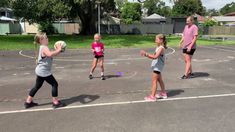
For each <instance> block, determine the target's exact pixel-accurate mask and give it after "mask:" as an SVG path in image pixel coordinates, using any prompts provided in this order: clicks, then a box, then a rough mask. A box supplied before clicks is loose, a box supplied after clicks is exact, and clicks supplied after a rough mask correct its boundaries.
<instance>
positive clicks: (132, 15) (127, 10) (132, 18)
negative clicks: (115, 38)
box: [121, 2, 142, 24]
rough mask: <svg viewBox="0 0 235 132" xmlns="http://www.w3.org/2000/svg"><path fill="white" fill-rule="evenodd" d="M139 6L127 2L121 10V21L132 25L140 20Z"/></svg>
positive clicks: (138, 4)
mask: <svg viewBox="0 0 235 132" xmlns="http://www.w3.org/2000/svg"><path fill="white" fill-rule="evenodd" d="M141 14H142V12H141V4H140V3H129V2H127V3H126V4H125V5H124V7H123V8H122V10H121V18H122V21H123V22H124V23H126V24H132V23H134V22H139V21H140V20H141Z"/></svg>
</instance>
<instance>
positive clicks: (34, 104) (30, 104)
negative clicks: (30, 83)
mask: <svg viewBox="0 0 235 132" xmlns="http://www.w3.org/2000/svg"><path fill="white" fill-rule="evenodd" d="M34 106H38V103H34V102H33V101H32V102H30V103H27V102H24V108H25V109H28V108H31V107H34Z"/></svg>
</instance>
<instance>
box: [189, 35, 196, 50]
mask: <svg viewBox="0 0 235 132" xmlns="http://www.w3.org/2000/svg"><path fill="white" fill-rule="evenodd" d="M196 41H197V35H194V37H193V40H192V43H191V44H190V45H189V48H190V49H192V47H193V45H194V44H195V43H196Z"/></svg>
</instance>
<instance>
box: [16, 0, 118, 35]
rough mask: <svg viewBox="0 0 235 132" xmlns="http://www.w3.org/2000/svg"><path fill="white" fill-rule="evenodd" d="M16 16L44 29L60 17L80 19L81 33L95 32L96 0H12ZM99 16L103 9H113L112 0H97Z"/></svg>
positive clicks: (107, 10)
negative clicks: (37, 24)
mask: <svg viewBox="0 0 235 132" xmlns="http://www.w3.org/2000/svg"><path fill="white" fill-rule="evenodd" d="M12 1H13V2H12V7H13V9H14V13H15V15H16V16H17V17H20V18H21V17H23V18H24V19H26V20H28V21H29V22H30V23H34V22H35V23H39V24H40V25H41V26H43V27H45V28H44V29H46V30H47V29H48V28H49V29H50V27H51V24H52V22H54V21H55V20H60V19H62V18H68V19H69V20H72V21H73V20H75V19H77V18H78V19H80V20H81V27H82V31H81V34H93V33H95V32H96V21H97V14H98V13H97V3H96V1H97V0H12ZM99 1H100V2H101V4H100V7H101V17H102V14H103V12H104V11H106V12H111V11H112V10H114V9H115V3H114V0H99Z"/></svg>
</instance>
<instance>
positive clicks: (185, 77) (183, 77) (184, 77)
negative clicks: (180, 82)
mask: <svg viewBox="0 0 235 132" xmlns="http://www.w3.org/2000/svg"><path fill="white" fill-rule="evenodd" d="M180 79H190V76H189V77H187V76H185V75H183V76H182V77H180Z"/></svg>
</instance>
